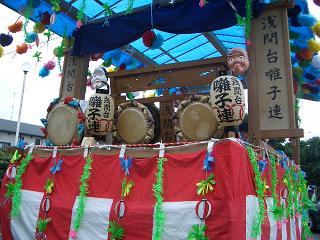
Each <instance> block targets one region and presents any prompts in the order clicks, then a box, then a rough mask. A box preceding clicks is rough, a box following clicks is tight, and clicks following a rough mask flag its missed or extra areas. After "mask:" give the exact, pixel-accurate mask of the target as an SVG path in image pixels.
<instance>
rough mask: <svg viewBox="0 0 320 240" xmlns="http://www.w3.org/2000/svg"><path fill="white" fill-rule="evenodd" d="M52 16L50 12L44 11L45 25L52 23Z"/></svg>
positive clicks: (42, 18) (42, 19)
mask: <svg viewBox="0 0 320 240" xmlns="http://www.w3.org/2000/svg"><path fill="white" fill-rule="evenodd" d="M50 17H51V15H50V13H49V12H44V13H43V14H42V17H41V23H42V24H43V25H49V24H50Z"/></svg>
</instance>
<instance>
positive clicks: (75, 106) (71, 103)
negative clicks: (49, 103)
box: [68, 100, 79, 108]
mask: <svg viewBox="0 0 320 240" xmlns="http://www.w3.org/2000/svg"><path fill="white" fill-rule="evenodd" d="M68 105H69V106H70V107H73V108H77V107H78V106H79V104H78V102H77V101H75V100H72V101H70V102H68Z"/></svg>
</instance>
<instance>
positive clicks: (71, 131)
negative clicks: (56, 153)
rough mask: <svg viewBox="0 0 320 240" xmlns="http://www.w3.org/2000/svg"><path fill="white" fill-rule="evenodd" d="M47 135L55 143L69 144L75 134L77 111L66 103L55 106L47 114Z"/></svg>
mask: <svg viewBox="0 0 320 240" xmlns="http://www.w3.org/2000/svg"><path fill="white" fill-rule="evenodd" d="M47 119H48V126H47V132H48V137H49V138H50V140H51V141H52V142H53V143H54V144H55V145H69V144H71V143H72V141H73V139H74V136H75V135H76V131H77V129H76V127H77V124H78V117H77V111H76V110H75V109H74V108H72V107H69V106H67V105H57V106H55V107H54V108H53V109H52V110H51V111H50V113H49V114H48V116H47Z"/></svg>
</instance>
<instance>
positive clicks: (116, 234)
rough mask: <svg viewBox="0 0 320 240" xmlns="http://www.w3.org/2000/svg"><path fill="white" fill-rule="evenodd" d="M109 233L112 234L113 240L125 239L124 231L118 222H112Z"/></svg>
mask: <svg viewBox="0 0 320 240" xmlns="http://www.w3.org/2000/svg"><path fill="white" fill-rule="evenodd" d="M108 232H109V233H110V234H111V236H110V239H111V240H120V239H122V238H123V234H124V230H123V228H122V227H121V225H120V224H119V223H118V222H117V221H114V220H113V221H110V223H109V228H108Z"/></svg>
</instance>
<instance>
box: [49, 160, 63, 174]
mask: <svg viewBox="0 0 320 240" xmlns="http://www.w3.org/2000/svg"><path fill="white" fill-rule="evenodd" d="M62 163H63V160H62V159H60V160H59V161H58V162H57V161H56V160H54V165H53V167H51V168H50V172H51V173H52V174H53V175H54V174H56V173H57V172H59V171H61V166H62Z"/></svg>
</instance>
